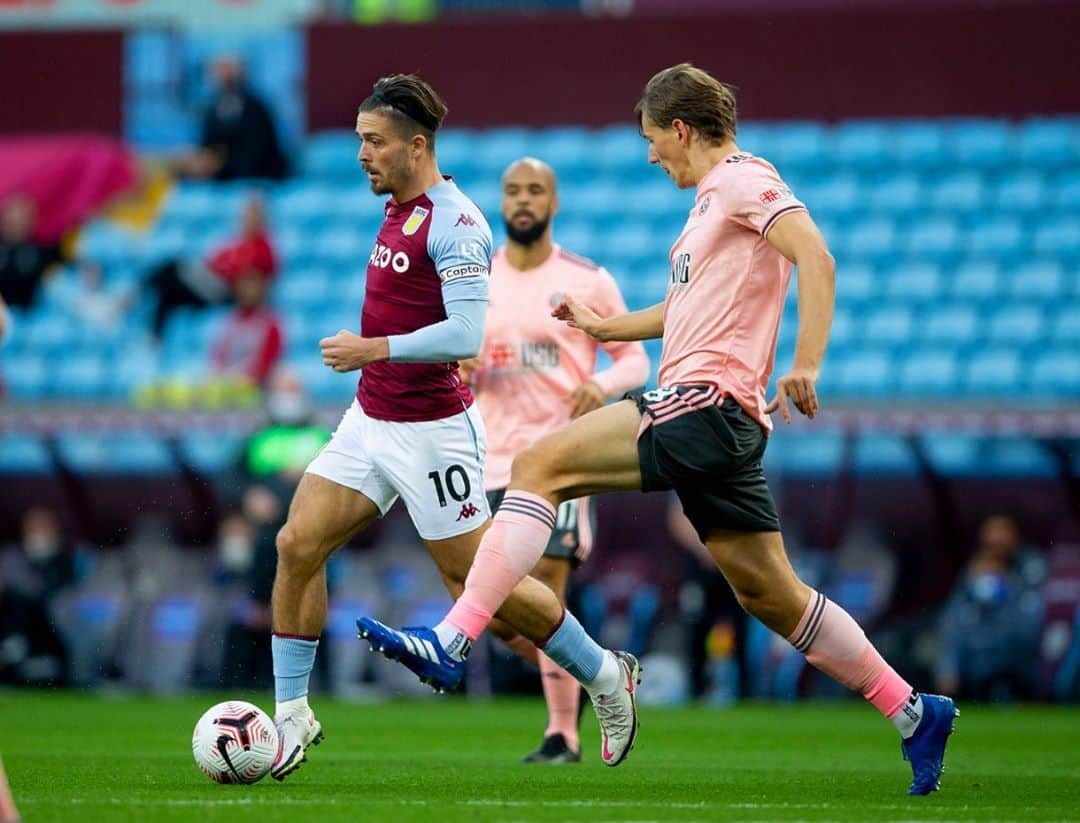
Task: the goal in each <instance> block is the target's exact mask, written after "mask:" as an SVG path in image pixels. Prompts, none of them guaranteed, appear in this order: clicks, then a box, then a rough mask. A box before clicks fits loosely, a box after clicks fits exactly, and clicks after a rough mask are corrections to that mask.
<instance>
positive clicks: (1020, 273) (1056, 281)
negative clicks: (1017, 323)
mask: <svg viewBox="0 0 1080 823" xmlns="http://www.w3.org/2000/svg"><path fill="white" fill-rule="evenodd" d="M1005 280H1006V282H1007V283H1008V295H1009V297H1010V298H1011V299H1012V300H1014V301H1021V300H1042V301H1043V302H1045V303H1056V302H1057V301H1059V300H1062V299H1063V298H1066V297H1067V283H1066V279H1065V273H1064V271H1063V269H1062V266H1061V263H1059V262H1058V261H1057V260H1031V261H1030V262H1027V263H1022V264H1020V265H1019V266H1017V267H1016V268H1014V269H1013V270H1012V271H1010V272H1009V273H1008V276H1007V277H1006V278H1005Z"/></svg>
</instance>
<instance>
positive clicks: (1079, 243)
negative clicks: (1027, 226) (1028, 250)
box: [1032, 216, 1080, 257]
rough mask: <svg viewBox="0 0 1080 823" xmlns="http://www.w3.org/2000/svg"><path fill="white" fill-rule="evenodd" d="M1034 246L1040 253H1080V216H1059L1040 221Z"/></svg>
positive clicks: (1071, 255) (1070, 255)
mask: <svg viewBox="0 0 1080 823" xmlns="http://www.w3.org/2000/svg"><path fill="white" fill-rule="evenodd" d="M1032 248H1033V249H1034V250H1035V251H1036V252H1037V253H1039V254H1059V255H1062V256H1069V257H1075V256H1076V255H1080V218H1077V217H1073V216H1058V217H1053V218H1050V219H1046V220H1042V221H1040V222H1039V224H1038V227H1037V228H1036V229H1035V239H1034V241H1033V243H1032Z"/></svg>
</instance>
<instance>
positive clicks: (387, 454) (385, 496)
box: [307, 400, 490, 540]
mask: <svg viewBox="0 0 1080 823" xmlns="http://www.w3.org/2000/svg"><path fill="white" fill-rule="evenodd" d="M486 453H487V433H486V432H485V431H484V422H483V420H482V419H481V418H480V412H479V410H478V409H477V408H476V404H475V403H474V404H473V405H472V406H470V407H469V409H468V410H467V411H462V412H461V413H460V414H455V415H453V416H452V417H444V418H443V419H441V420H422V421H419V422H413V423H400V422H395V421H391V420H374V419H372V418H370V417H368V416H367V415H366V414H364V410H363V409H361V408H360V404H359V403H358V402H357V401H355V400H354V401H353V404H352V406H350V407H349V410H348V411H346V412H345V416H344V417H343V418H342V419H341V423H340V424H339V425H338V427H337V431H336V432H334V436H333V437H332V438H331V439H330V442H329V443H327V444H326V447H325V448H324V449H323V450H322V451H321V452H319V454H318V455H316V457H315V459H314V460H312V461H311V463H310V464H309V465H308V467H307V470H308V471H309V472H311V473H312V474H317V475H319V477H325V478H326V479H327V480H332V481H333V482H335V483H338V484H340V485H342V486H347V487H348V488H350V489H355V490H356V491H358V492H360V493H361V494H362V495H364V496H365V497H368V498H370V499H371V501H372V502H373V503H374V504H375V505H376V506H378V507H379V512H380V513H381V514H386V513H387V512H388V511H389V510H390V507H391V506H393V505H394V501H395V500H397V499H398V497H399V496H400V497H401V498H402V499H404V501H405V508H406V509H408V511H409V517H411V518H412V521H413V525H415V526H416V531H417V532H418V533H419V534H420V537H421V538H422V539H424V540H445V539H446V538H448V537H457V536H458V535H459V534H465V533H466V532H470V531H472V530H473V529H475V528H477V527H478V526H479V525H480V524H481V523H483V522H484V521H485V520H486V519H487V518H488V517H489V515H490V510H489V509H488V502H487V497H486V496H485V495H484V476H483V465H484V456H485V454H486Z"/></svg>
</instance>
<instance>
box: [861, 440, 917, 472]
mask: <svg viewBox="0 0 1080 823" xmlns="http://www.w3.org/2000/svg"><path fill="white" fill-rule="evenodd" d="M855 471H856V472H857V473H859V474H862V475H913V474H916V473H917V472H918V464H917V463H916V461H915V456H914V454H912V451H911V447H910V446H909V445H908V444H907V443H906V442H905V441H904V439H903V438H902V437H899V436H897V435H894V434H885V433H879V432H867V433H864V434H863V435H862V436H861V437H859V439H858V441H857V442H856V444H855Z"/></svg>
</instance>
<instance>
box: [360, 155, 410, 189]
mask: <svg viewBox="0 0 1080 823" xmlns="http://www.w3.org/2000/svg"><path fill="white" fill-rule="evenodd" d="M411 173H412V169H411V168H410V166H409V158H408V157H406V156H404V152H402V156H401V157H399V158H396V159H395V160H394V162H392V163H390V164H389V165H388V166H387V167H386V168H385V169H384V170H382V172H381V173H380V174H379V178H378V180H374V179H372V178H371V177H370V176H369V177H368V181H369V182H370V184H371V191H372V192H373V193H374V194H393V193H394V190H395V189H397V188H400V186H401V184H402V183H405V182H407V181H408V179H409V175H410V174H411Z"/></svg>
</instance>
